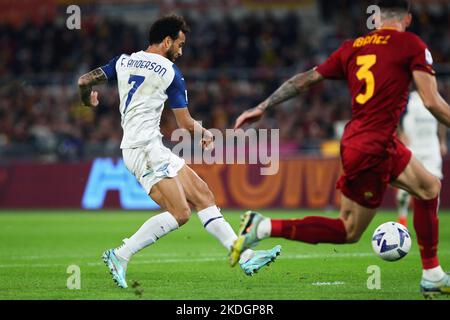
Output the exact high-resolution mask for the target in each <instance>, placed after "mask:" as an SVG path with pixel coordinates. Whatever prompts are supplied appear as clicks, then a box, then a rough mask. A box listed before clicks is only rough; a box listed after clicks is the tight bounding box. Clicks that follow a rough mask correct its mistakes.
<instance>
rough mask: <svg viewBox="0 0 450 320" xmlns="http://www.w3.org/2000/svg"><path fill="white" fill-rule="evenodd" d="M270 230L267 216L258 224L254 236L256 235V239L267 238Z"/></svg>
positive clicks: (270, 226)
mask: <svg viewBox="0 0 450 320" xmlns="http://www.w3.org/2000/svg"><path fill="white" fill-rule="evenodd" d="M271 232H272V223H271V221H270V219H269V218H265V219H263V220H262V221H261V222H260V223H259V224H258V229H257V230H256V236H257V237H258V239H265V238H269V237H270V233H271Z"/></svg>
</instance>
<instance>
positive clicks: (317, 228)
mask: <svg viewBox="0 0 450 320" xmlns="http://www.w3.org/2000/svg"><path fill="white" fill-rule="evenodd" d="M271 223H272V233H271V237H281V238H286V239H291V240H297V241H302V242H306V243H312V244H316V243H345V242H346V239H347V231H346V230H345V226H344V223H343V222H342V220H341V219H330V218H324V217H306V218H304V219H291V220H271Z"/></svg>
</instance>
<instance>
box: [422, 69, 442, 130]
mask: <svg viewBox="0 0 450 320" xmlns="http://www.w3.org/2000/svg"><path fill="white" fill-rule="evenodd" d="M413 78H414V82H415V84H416V87H417V91H418V92H419V95H420V97H421V98H422V101H423V104H424V105H425V107H427V109H428V110H429V111H430V112H431V113H432V114H433V116H434V117H435V118H436V119H438V120H439V122H441V123H442V124H444V125H446V126H447V127H450V106H449V105H448V103H447V102H446V101H445V100H444V99H443V98H442V97H441V95H440V94H439V91H438V86H437V81H436V77H435V76H433V75H431V74H429V73H427V72H423V71H414V72H413Z"/></svg>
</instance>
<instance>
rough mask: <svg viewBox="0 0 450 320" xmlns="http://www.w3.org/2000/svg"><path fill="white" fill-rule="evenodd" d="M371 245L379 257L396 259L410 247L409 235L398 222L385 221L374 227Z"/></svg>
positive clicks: (406, 252) (401, 256)
mask: <svg viewBox="0 0 450 320" xmlns="http://www.w3.org/2000/svg"><path fill="white" fill-rule="evenodd" d="M372 247H373V250H374V251H375V253H376V254H377V255H378V256H379V257H380V258H381V259H383V260H386V261H397V260H400V259H401V258H403V257H404V256H406V255H407V254H408V252H409V250H410V249H411V236H410V234H409V231H408V229H406V227H404V226H403V225H401V224H400V223H397V222H386V223H383V224H382V225H380V226H379V227H378V228H376V229H375V232H374V233H373V237H372Z"/></svg>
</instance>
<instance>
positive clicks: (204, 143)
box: [200, 130, 214, 150]
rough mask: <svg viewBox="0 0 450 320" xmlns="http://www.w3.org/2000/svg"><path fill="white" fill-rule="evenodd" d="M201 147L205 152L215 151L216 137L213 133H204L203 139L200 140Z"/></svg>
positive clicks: (207, 131) (206, 131)
mask: <svg viewBox="0 0 450 320" xmlns="http://www.w3.org/2000/svg"><path fill="white" fill-rule="evenodd" d="M200 145H201V147H202V148H203V149H205V150H212V149H214V135H213V134H212V133H211V131H209V130H205V131H203V137H202V139H201V140H200Z"/></svg>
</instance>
